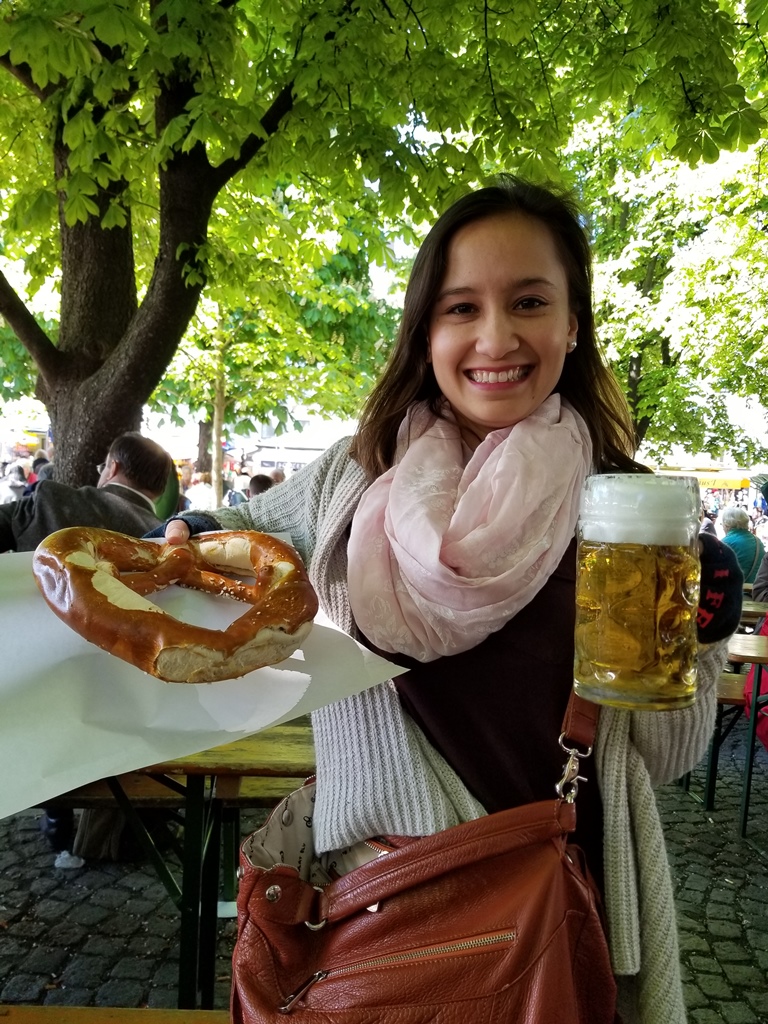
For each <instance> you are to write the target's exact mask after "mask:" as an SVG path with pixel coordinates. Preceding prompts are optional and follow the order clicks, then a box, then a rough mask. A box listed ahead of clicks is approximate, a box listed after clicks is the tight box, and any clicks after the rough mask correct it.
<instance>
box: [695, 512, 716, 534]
mask: <svg viewBox="0 0 768 1024" xmlns="http://www.w3.org/2000/svg"><path fill="white" fill-rule="evenodd" d="M699 519H700V521H701V526H700V528H699V533H711V534H712V536H713V537H716V536H717V530H716V529H715V523H714V520H713V519H712V513H711V512H709V511H708V510H707V509H706V508H704V506H702V508H701V515H700V516H699Z"/></svg>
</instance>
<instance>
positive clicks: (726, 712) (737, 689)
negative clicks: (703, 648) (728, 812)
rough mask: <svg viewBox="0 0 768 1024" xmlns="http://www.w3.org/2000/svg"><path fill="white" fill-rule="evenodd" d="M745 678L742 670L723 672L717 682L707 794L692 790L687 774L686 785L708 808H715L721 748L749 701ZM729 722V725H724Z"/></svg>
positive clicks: (684, 784) (708, 756)
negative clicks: (745, 690)
mask: <svg viewBox="0 0 768 1024" xmlns="http://www.w3.org/2000/svg"><path fill="white" fill-rule="evenodd" d="M744 680H745V677H744V675H742V674H741V673H739V672H722V673H721V674H720V678H719V679H718V681H717V711H716V713H715V728H714V731H713V733H712V739H711V740H710V741H709V751H708V753H707V771H706V775H705V777H704V795H703V796H698V794H696V793H692V792H691V791H690V789H689V786H690V780H691V773H690V772H688V774H687V775H685V776H683V788H684V789H685V791H686V792H687V793H690V795H691V796H692V797H693V799H694V800H698V801H700V802H701V803H702V804H703V805H704V810H705V811H712V810H714V807H715V788H716V786H717V767H718V764H719V761H720V748H721V747H722V745H723V743H724V742H725V740H726V739H727V738H728V736H729V735H730V732H731V730H732V729H733V727H734V726H735V725H736V723H737V722H738V720H739V719H740V718H741V716H742V714H743V713H744V708H745V706H746V703H747V702H746V700H745V698H744ZM724 723H725V728H723V725H724Z"/></svg>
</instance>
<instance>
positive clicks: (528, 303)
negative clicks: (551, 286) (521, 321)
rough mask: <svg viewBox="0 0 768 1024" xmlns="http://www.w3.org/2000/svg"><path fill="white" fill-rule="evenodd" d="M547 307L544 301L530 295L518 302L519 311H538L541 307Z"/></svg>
mask: <svg viewBox="0 0 768 1024" xmlns="http://www.w3.org/2000/svg"><path fill="white" fill-rule="evenodd" d="M543 305H545V303H544V300H543V299H538V298H536V297H535V296H534V295H528V296H526V298H524V299H520V300H519V301H518V302H517V305H516V308H517V309H538V308H539V306H543Z"/></svg>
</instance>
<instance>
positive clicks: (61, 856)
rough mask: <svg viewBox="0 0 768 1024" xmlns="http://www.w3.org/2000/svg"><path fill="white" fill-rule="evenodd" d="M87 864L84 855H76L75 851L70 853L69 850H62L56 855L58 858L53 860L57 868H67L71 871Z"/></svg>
mask: <svg viewBox="0 0 768 1024" xmlns="http://www.w3.org/2000/svg"><path fill="white" fill-rule="evenodd" d="M84 864H85V861H84V860H83V858H82V857H77V856H75V854H74V853H70V852H69V850H62V851H61V852H60V853H58V854H57V855H56V860H55V861H54V862H53V866H54V867H55V868H64V869H65V870H68V871H71V870H73V869H74V868H81V867H83V865H84Z"/></svg>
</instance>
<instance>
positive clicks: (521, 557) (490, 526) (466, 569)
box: [348, 395, 592, 661]
mask: <svg viewBox="0 0 768 1024" xmlns="http://www.w3.org/2000/svg"><path fill="white" fill-rule="evenodd" d="M447 415H448V416H449V417H450V418H448V419H441V418H436V417H435V416H433V414H432V413H430V412H429V410H428V409H427V408H426V406H424V405H418V406H415V407H414V408H413V409H412V410H411V411H410V413H409V415H408V416H407V417H406V419H405V420H404V421H403V424H402V425H401V427H400V431H399V434H398V450H397V455H396V462H395V465H394V466H393V467H392V468H391V469H390V470H388V471H387V472H386V473H384V474H383V475H382V476H380V477H379V478H378V479H377V480H375V481H374V482H373V484H371V486H370V487H369V488H368V490H367V491H366V492H365V493H364V494H363V496H362V498H361V500H360V504H359V505H358V508H357V511H356V512H355V515H354V518H353V520H352V531H351V535H350V539H349V548H348V551H349V600H350V604H351V607H352V613H353V615H354V617H355V621H356V623H357V625H358V626H359V628H360V629H361V630H362V632H363V633H364V634H365V636H366V637H368V639H369V640H370V641H371V642H372V643H373V644H375V645H376V646H377V647H378V648H380V649H381V650H383V651H389V652H392V653H395V652H399V653H402V654H407V655H410V656H411V657H413V658H416V659H418V660H419V661H433V660H434V659H435V658H439V657H441V656H443V655H446V654H457V653H458V652H460V651H466V650H469V649H470V648H471V647H475V646H476V645H477V644H479V643H480V642H481V641H482V640H484V639H485V637H486V636H488V634H489V633H493V632H495V631H496V630H498V629H500V628H501V627H502V626H503V625H504V623H505V622H508V621H509V619H511V618H512V616H513V615H515V614H516V613H517V612H518V611H519V610H520V609H521V608H522V607H524V605H526V604H527V603H528V602H529V601H530V600H531V599H532V598H533V597H534V596H535V594H536V593H537V592H538V591H539V590H540V589H541V588H542V587H543V586H544V584H545V583H546V581H547V579H548V578H549V577H550V575H551V574H552V572H553V571H554V570H555V568H556V567H557V565H558V563H559V562H560V559H561V558H562V556H563V554H564V553H565V549H566V548H567V546H568V544H569V543H570V541H571V538H572V537H573V534H574V530H575V528H576V519H577V516H578V505H579V496H580V492H581V485H582V482H583V480H584V478H585V476H586V475H587V473H589V472H590V468H591V461H592V445H591V442H590V438H589V433H588V431H587V427H586V424H585V423H584V420H583V419H582V418H581V416H580V415H579V414H578V413H577V412H576V411H575V410H574V409H573V408H572V407H571V406H570V405H569V404H568V403H567V402H566V401H564V400H561V398H560V396H559V395H550V397H549V398H548V399H547V400H546V401H545V402H544V403H542V405H541V406H540V407H539V408H538V409H537V410H536V412H534V413H532V414H531V415H530V416H528V417H527V418H526V419H524V420H522V421H521V422H520V423H517V424H515V425H514V426H513V427H506V428H504V429H502V430H495V431H493V432H492V433H490V434H488V436H487V437H486V438H485V439H484V440H483V442H482V443H481V444H480V445H479V447H478V448H477V449H476V450H475V451H474V452H472V453H470V454H469V457H468V449H467V448H466V447H465V445H464V442H463V441H462V439H461V435H460V433H459V428H458V425H457V424H456V422H455V421H454V419H453V417H452V416H451V414H450V413H447Z"/></svg>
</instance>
